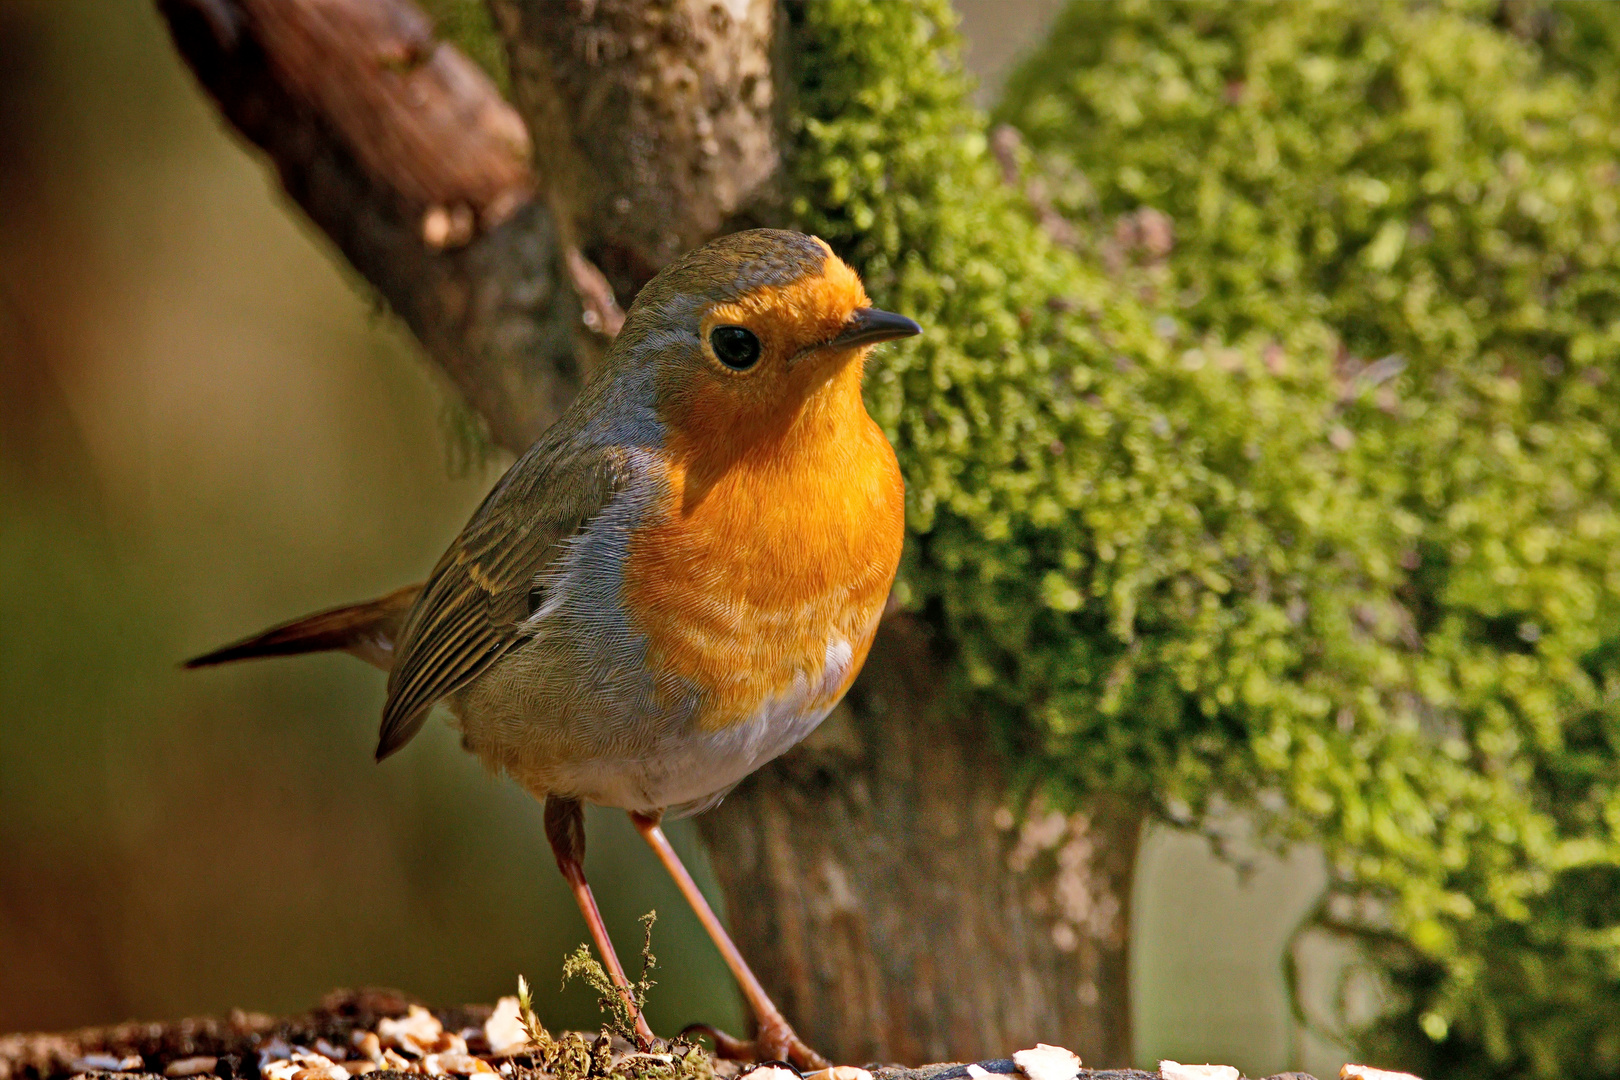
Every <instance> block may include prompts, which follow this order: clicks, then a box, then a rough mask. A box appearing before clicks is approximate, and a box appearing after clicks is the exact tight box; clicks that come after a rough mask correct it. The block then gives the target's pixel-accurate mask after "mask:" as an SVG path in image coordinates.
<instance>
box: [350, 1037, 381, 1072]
mask: <svg viewBox="0 0 1620 1080" xmlns="http://www.w3.org/2000/svg"><path fill="white" fill-rule="evenodd" d="M350 1041H351V1042H353V1043H354V1048H355V1050H356V1051H358V1052H359V1054H360V1056H361V1057H363V1058H365V1059H366V1060H367V1061H369V1062H371V1063H372V1064H373V1065H381V1064H382V1060H383V1052H382V1041H381V1040H380V1039H378V1038H377V1033H376V1032H375V1031H356V1032H355V1033H354V1034H353V1035H352V1036H350Z"/></svg>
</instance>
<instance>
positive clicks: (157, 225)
mask: <svg viewBox="0 0 1620 1080" xmlns="http://www.w3.org/2000/svg"><path fill="white" fill-rule="evenodd" d="M959 7H960V9H961V10H962V14H963V16H964V26H963V29H964V31H965V33H966V35H967V37H968V39H969V42H970V44H971V48H970V52H969V61H970V64H972V65H973V66H974V68H975V70H976V73H977V74H978V75H979V76H980V78H981V80H982V81H983V82H984V84H985V85H986V86H987V87H988V86H994V85H995V84H996V82H997V81H998V80H999V78H1000V77H1001V76H1002V74H1003V73H1004V72H1005V71H1006V69H1007V67H1008V64H1009V63H1010V61H1011V59H1012V58H1013V57H1014V56H1015V55H1016V54H1017V53H1018V52H1019V51H1020V50H1021V49H1022V48H1025V47H1027V45H1029V44H1031V43H1033V41H1034V40H1035V39H1036V38H1037V37H1038V36H1039V34H1040V32H1041V30H1042V28H1043V27H1044V25H1045V21H1046V20H1047V19H1048V18H1049V17H1050V15H1051V13H1052V12H1053V10H1054V9H1055V7H1056V5H1055V4H1054V3H1051V2H1050V0H1032V2H1022V0H980V2H977V3H974V2H963V3H960V4H959ZM449 401H450V398H449V394H448V391H447V390H446V388H445V387H444V385H443V384H442V382H441V381H440V380H439V378H438V377H437V376H436V374H435V373H434V372H433V371H432V370H430V369H429V368H428V366H427V365H426V364H425V363H424V362H423V360H422V359H421V357H420V356H419V354H418V353H417V352H416V350H415V348H414V346H413V345H412V343H411V342H410V341H409V340H408V338H407V337H406V336H405V335H404V333H403V332H402V331H401V329H400V328H399V327H398V325H397V324H396V323H395V322H394V321H393V320H392V319H391V318H389V317H388V316H386V315H385V314H383V313H381V312H380V310H379V309H378V307H377V306H376V304H375V303H374V302H373V300H372V299H371V298H370V296H369V295H368V293H367V290H366V289H365V287H364V286H363V285H361V284H360V283H359V282H358V281H357V279H356V278H355V277H354V276H353V275H352V274H349V273H348V272H347V271H346V270H345V268H344V267H343V266H342V265H341V262H340V261H339V260H338V259H337V258H336V256H335V255H334V253H333V252H332V251H331V249H330V248H329V247H328V245H327V244H326V242H325V241H324V240H323V239H322V238H321V237H319V236H318V235H316V234H315V232H314V231H313V230H312V229H310V228H309V227H308V226H307V225H305V223H304V222H303V221H302V220H301V219H300V218H299V217H298V216H297V213H296V211H294V210H292V209H291V207H290V205H289V204H288V203H287V201H286V200H285V199H283V198H282V197H281V196H280V194H279V193H278V191H277V189H276V186H275V183H274V181H273V178H272V177H271V176H270V175H269V174H268V173H267V172H266V170H265V169H264V167H263V165H262V164H261V163H260V162H259V161H258V160H257V159H256V158H255V157H254V156H253V155H252V154H251V153H249V152H246V151H245V150H244V149H243V147H242V146H241V145H239V144H238V143H237V142H235V141H234V140H233V139H232V138H231V137H230V136H229V135H227V134H226V133H225V132H224V131H223V130H222V128H221V127H220V125H219V123H218V122H217V121H216V119H215V117H214V114H213V112H212V109H211V106H210V105H209V104H208V103H207V101H206V100H205V99H204V98H203V96H202V95H201V94H200V93H199V92H198V90H197V89H196V88H195V86H194V85H193V84H192V82H191V80H190V77H189V75H188V74H187V73H186V72H185V71H184V70H183V68H182V67H181V65H180V64H179V62H178V61H177V59H176V58H175V57H174V55H173V53H172V50H171V49H170V47H169V44H168V41H167V39H166V37H165V35H164V32H163V29H162V26H161V24H160V22H159V20H158V18H157V16H156V14H155V13H154V12H153V11H152V10H151V8H150V6H149V5H148V4H146V3H144V2H142V0H0V702H3V706H0V707H3V708H4V710H5V720H4V722H3V723H0V1031H13V1030H27V1029H48V1028H64V1027H70V1026H74V1025H80V1024H90V1023H100V1022H109V1021H115V1020H120V1019H125V1018H130V1017H142V1018H160V1017H171V1016H178V1015H182V1014H193V1013H206V1012H220V1011H223V1010H226V1009H229V1008H231V1007H233V1006H243V1007H247V1008H254V1009H261V1010H267V1011H281V1010H294V1009H300V1008H303V1007H306V1006H308V1005H309V1004H311V1003H312V1002H314V1001H315V1000H316V999H317V998H318V997H319V996H320V995H321V994H322V993H324V992H325V991H326V990H328V989H331V988H332V987H335V986H341V985H362V984H367V985H392V986H398V987H401V988H404V989H406V990H408V991H410V992H411V993H413V994H416V995H418V996H420V997H422V998H424V999H426V1000H430V1001H435V1002H458V1001H488V1000H492V999H493V998H494V997H496V996H498V995H500V994H503V993H509V992H511V991H512V990H513V988H514V986H515V981H516V975H517V974H518V973H519V972H523V973H526V974H527V975H528V976H529V979H530V981H531V983H533V984H534V985H535V987H536V990H537V992H538V995H539V998H540V1007H541V1012H542V1016H543V1018H544V1019H546V1020H547V1021H548V1022H550V1023H553V1024H564V1025H566V1024H579V1025H585V1024H590V1023H592V1018H593V1016H594V1010H595V1006H594V995H592V994H590V993H589V992H585V991H582V990H577V989H576V990H573V991H570V992H568V993H558V991H557V974H558V972H559V970H560V962H561V957H562V955H563V954H564V952H565V951H568V950H570V949H571V948H572V947H573V946H574V945H575V944H576V943H577V942H579V941H580V940H581V939H583V937H584V927H583V924H582V923H581V922H580V920H579V917H578V915H577V913H576V911H575V909H574V907H573V904H572V903H571V901H570V900H569V897H568V894H567V892H566V890H565V888H564V887H563V885H562V882H561V880H560V878H559V877H558V875H557V873H556V871H555V869H554V866H553V864H552V860H551V856H550V853H549V851H548V849H547V848H546V845H545V842H544V840H543V838H542V836H541V832H540V815H539V808H538V806H537V805H536V804H535V803H534V802H533V801H532V800H531V799H530V798H529V797H528V796H527V795H525V794H523V793H522V792H521V791H519V790H518V789H516V788H515V787H514V786H512V785H510V784H507V783H504V782H500V781H497V780H495V779H493V778H491V777H489V776H487V775H486V774H485V773H484V772H483V771H482V769H481V768H480V767H479V766H478V764H477V763H476V762H475V761H474V760H473V759H472V758H470V757H469V756H467V755H465V754H463V753H462V752H461V751H460V749H459V748H458V747H457V745H456V742H455V739H454V737H453V735H452V733H451V732H450V731H449V730H448V729H447V728H445V727H443V726H442V725H436V724H435V725H430V726H429V728H428V729H427V730H426V731H425V732H424V734H423V736H422V737H421V738H419V739H418V740H417V741H416V742H415V744H413V746H412V747H411V748H410V749H409V750H408V751H407V752H405V753H403V754H401V755H399V756H398V757H396V758H394V759H391V760H390V761H389V762H388V764H387V765H386V766H385V767H378V766H376V765H375V764H373V763H372V760H371V749H372V745H373V741H374V738H375V724H376V719H377V715H378V711H379V709H380V707H381V703H382V696H383V682H382V679H381V677H380V676H378V674H377V673H376V672H374V671H372V670H371V669H369V668H366V667H363V666H362V665H360V664H357V663H355V662H354V661H352V660H350V659H348V658H347V657H316V658H307V659H301V660H296V661H285V662H270V663H264V664H254V665H245V666H241V667H235V668H228V669H223V670H219V671H213V672H204V673H184V672H182V671H180V670H179V669H178V668H177V667H176V662H177V661H178V660H179V659H181V658H183V657H185V656H187V655H190V654H192V653H195V652H197V651H199V650H202V649H204V648H207V647H210V646H213V645H216V644H219V643H221V642H223V641H225V640H228V639H231V638H234V637H237V636H239V635H241V634H243V633H246V632H249V631H252V630H256V629H258V628H260V627H262V626H265V625H267V624H269V623H272V622H275V621H278V620H281V619H284V618H287V617H289V616H292V615H296V614H301V613H303V612H305V611H308V610H312V609H315V608H319V607H323V606H327V605H330V604H334V603H339V602H343V601H347V600H352V599H359V598H363V597H366V596H369V595H373V594H376V593H379V592H382V591H384V590H387V589H390V588H393V587H395V586H397V585H399V584H402V583H404V582H407V581H410V580H415V579H417V578H419V577H421V576H422V575H423V574H424V573H425V572H426V570H427V569H428V568H429V567H430V566H431V564H432V562H433V560H434V559H435V558H436V557H437V555H438V554H439V552H440V551H441V550H442V548H443V546H444V544H445V543H446V542H447V541H448V540H449V538H450V537H451V536H452V535H453V534H454V532H455V531H456V529H457V528H459V526H460V525H461V524H462V522H463V521H464V520H465V518H466V516H467V514H468V513H470V511H471V510H472V508H473V506H474V505H475V503H476V501H477V500H478V499H479V498H480V496H481V495H482V494H483V492H484V491H485V490H486V488H487V487H488V485H489V484H490V483H491V482H492V481H493V479H494V477H495V476H496V475H498V472H499V470H500V468H501V467H502V466H503V464H504V463H503V462H501V461H493V462H489V463H487V464H469V463H468V462H466V461H464V460H461V458H462V456H463V455H462V454H461V452H460V450H459V444H458V443H457V440H456V437H455V435H454V434H453V425H452V424H451V423H450V422H449V420H448V416H449V410H450V407H451V406H450V404H449ZM590 830H591V832H590V837H591V839H590V856H589V872H590V874H591V876H592V879H593V882H594V883H595V884H596V886H597V894H598V897H599V898H600V901H601V903H602V906H603V909H604V911H605V914H606V916H607V919H608V922H609V925H610V928H611V929H612V930H613V932H614V934H615V937H617V938H619V939H620V940H622V941H624V942H626V943H628V942H630V941H632V940H634V936H635V934H636V933H637V930H636V928H635V919H636V917H637V916H638V915H639V914H640V913H642V912H644V911H646V910H648V909H650V908H656V909H657V910H658V912H659V914H660V921H659V923H658V927H657V931H656V936H655V948H656V951H657V953H658V955H659V957H660V960H661V962H662V971H661V972H660V974H659V975H658V979H659V983H660V985H659V986H658V988H657V989H656V990H655V991H654V994H653V999H652V1004H651V1007H650V1009H649V1013H650V1019H651V1020H652V1022H653V1024H654V1026H655V1027H657V1028H660V1029H662V1030H673V1029H675V1028H678V1027H680V1026H682V1025H684V1024H685V1023H688V1022H690V1021H693V1020H697V1019H704V1020H709V1021H714V1022H718V1023H720V1024H722V1025H725V1026H730V1027H734V1028H735V1027H738V1026H740V1024H741V1013H740V1010H739V1008H738V1005H737V1002H736V999H735V995H734V993H733V991H732V989H731V985H730V982H729V978H728V976H727V975H726V972H725V970H724V968H723V966H722V965H721V963H720V961H719V959H718V958H717V957H716V956H715V955H714V953H713V952H712V950H711V949H710V947H709V946H708V943H707V942H706V941H705V940H703V939H702V937H701V934H700V932H699V931H698V929H697V926H696V923H695V921H694V920H693V919H692V917H691V916H690V915H689V913H688V912H687V911H686V910H685V909H684V907H683V906H682V905H681V904H680V902H679V900H678V898H677V897H676V895H675V894H674V892H673V889H672V888H671V887H670V886H669V885H668V884H667V882H666V880H665V878H664V876H663V874H662V872H661V871H660V870H659V868H658V867H657V866H656V864H655V863H654V862H653V861H652V859H651V857H650V856H649V855H647V854H645V852H644V851H643V849H642V848H641V845H640V843H639V842H638V841H637V840H636V839H635V838H634V835H633V833H631V831H630V830H629V828H628V826H627V825H626V824H625V823H624V822H623V820H622V818H621V816H620V815H617V814H611V813H597V814H593V816H592V819H591V822H590ZM671 832H672V835H673V836H674V839H675V842H676V844H677V845H678V846H680V847H681V848H682V849H683V852H685V853H686V854H688V855H689V856H692V857H694V858H695V860H696V861H697V863H698V864H700V865H699V870H700V877H702V878H703V879H704V880H705V881H707V879H708V875H707V873H706V870H704V868H702V867H701V862H702V859H701V855H700V854H699V853H698V852H697V850H696V847H695V844H694V841H693V837H694V834H693V832H692V831H691V829H690V826H689V823H682V824H680V825H678V826H676V827H675V828H673V829H672V830H671ZM1323 880H1324V879H1323V872H1322V869H1321V867H1320V860H1319V859H1318V858H1317V857H1316V856H1315V855H1314V854H1313V853H1311V852H1309V851H1301V852H1299V853H1297V854H1296V855H1295V856H1294V857H1293V858H1291V859H1290V860H1288V861H1286V862H1279V861H1277V860H1274V859H1271V858H1269V857H1265V856H1255V858H1254V859H1253V860H1252V862H1251V863H1250V864H1249V866H1248V868H1247V869H1246V871H1245V872H1244V873H1243V874H1242V876H1241V877H1240V875H1239V872H1238V870H1237V869H1235V868H1234V867H1232V866H1230V865H1227V864H1221V863H1216V862H1215V861H1214V860H1213V859H1212V858H1211V857H1210V856H1209V854H1208V850H1207V845H1206V844H1205V842H1204V841H1203V840H1201V839H1199V838H1196V837H1191V836H1185V835H1178V834H1170V833H1158V834H1155V835H1154V836H1153V837H1152V838H1150V840H1149V842H1148V843H1147V845H1146V847H1145V849H1144V852H1143V856H1142V864H1141V872H1140V874H1139V878H1138V887H1137V896H1136V899H1135V904H1134V908H1133V918H1134V920H1135V923H1136V934H1135V942H1136V953H1135V957H1134V964H1135V967H1136V980H1135V994H1136V1003H1135V1004H1136V1009H1137V1017H1136V1018H1137V1038H1136V1043H1137V1057H1138V1059H1139V1060H1140V1061H1141V1062H1143V1063H1148V1062H1152V1061H1154V1060H1156V1059H1157V1058H1159V1057H1161V1056H1168V1057H1175V1058H1178V1059H1182V1060H1198V1061H1205V1060H1214V1061H1225V1062H1230V1063H1232V1064H1235V1065H1238V1066H1240V1067H1242V1068H1244V1069H1245V1070H1246V1071H1247V1072H1248V1073H1249V1074H1250V1075H1265V1074H1266V1073H1268V1072H1274V1071H1278V1070H1280V1069H1283V1068H1285V1067H1291V1066H1297V1065H1304V1066H1306V1067H1308V1068H1312V1069H1313V1070H1315V1071H1317V1072H1318V1073H1319V1074H1323V1075H1326V1074H1331V1073H1333V1072H1335V1071H1336V1070H1337V1064H1338V1062H1339V1061H1342V1060H1343V1058H1342V1056H1340V1051H1338V1050H1337V1049H1335V1048H1333V1047H1330V1046H1326V1045H1323V1044H1321V1043H1319V1042H1316V1041H1314V1040H1312V1039H1310V1038H1308V1037H1306V1036H1305V1035H1304V1034H1303V1033H1302V1032H1301V1031H1300V1030H1299V1029H1298V1028H1297V1026H1296V1025H1295V1024H1294V1023H1293V1022H1292V1020H1291V1019H1290V1014H1289V1010H1288V1006H1287V999H1286V995H1285V991H1284V986H1283V982H1282V977H1281V956H1282V951H1283V947H1284V944H1285V942H1286V940H1287V938H1288V935H1289V934H1290V932H1291V931H1292V929H1293V927H1294V925H1295V923H1296V922H1297V920H1298V919H1299V918H1300V917H1301V916H1302V915H1303V914H1304V912H1305V911H1306V909H1307V908H1308V907H1309V906H1310V904H1311V903H1312V902H1313V900H1314V898H1315V897H1316V896H1317V894H1318V893H1319V891H1320V888H1321V885H1322V882H1323ZM1311 955H1312V956H1313V957H1314V960H1313V962H1312V963H1311V964H1310V965H1308V969H1307V975H1308V976H1310V979H1309V985H1308V986H1307V987H1306V990H1307V993H1308V995H1309V996H1313V997H1316V998H1321V997H1323V996H1324V995H1328V994H1331V992H1332V990H1333V987H1334V984H1335V979H1336V973H1337V964H1336V959H1335V956H1334V955H1333V954H1331V953H1328V952H1325V951H1324V952H1318V953H1313V954H1311ZM1007 1049H1008V1050H1011V1049H1015V1048H1012V1047H1009V1048H1007Z"/></svg>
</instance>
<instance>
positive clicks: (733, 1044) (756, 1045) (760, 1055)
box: [681, 1016, 832, 1071]
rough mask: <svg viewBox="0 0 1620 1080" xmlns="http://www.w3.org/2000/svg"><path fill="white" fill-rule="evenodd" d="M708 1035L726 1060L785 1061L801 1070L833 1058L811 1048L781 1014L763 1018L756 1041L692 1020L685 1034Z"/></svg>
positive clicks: (825, 1065)
mask: <svg viewBox="0 0 1620 1080" xmlns="http://www.w3.org/2000/svg"><path fill="white" fill-rule="evenodd" d="M694 1032H695V1033H697V1034H699V1035H706V1036H708V1039H709V1041H710V1042H712V1043H714V1053H715V1056H716V1057H718V1058H722V1059H723V1060H726V1061H785V1062H787V1063H789V1064H790V1065H792V1066H794V1067H795V1068H797V1069H800V1070H812V1071H813V1070H818V1069H825V1068H828V1067H829V1066H831V1065H832V1062H830V1061H828V1060H827V1059H826V1058H824V1057H822V1056H821V1055H820V1054H818V1053H816V1052H815V1051H814V1050H812V1049H811V1048H810V1046H809V1044H807V1043H806V1042H805V1041H804V1040H803V1039H801V1038H799V1036H798V1034H797V1033H796V1032H795V1031H794V1030H793V1028H792V1027H790V1026H789V1025H788V1022H787V1021H786V1020H784V1019H782V1018H781V1017H780V1016H776V1017H772V1018H771V1019H769V1020H765V1021H761V1023H760V1025H759V1031H758V1032H757V1033H756V1034H755V1035H754V1038H753V1041H752V1042H749V1041H746V1040H743V1039H739V1038H737V1037H736V1036H734V1035H727V1034H726V1033H725V1032H723V1031H721V1030H720V1029H719V1028H716V1027H714V1026H712V1025H710V1024H691V1025H689V1026H688V1027H687V1028H686V1030H685V1031H682V1032H681V1034H682V1035H686V1034H689V1033H694Z"/></svg>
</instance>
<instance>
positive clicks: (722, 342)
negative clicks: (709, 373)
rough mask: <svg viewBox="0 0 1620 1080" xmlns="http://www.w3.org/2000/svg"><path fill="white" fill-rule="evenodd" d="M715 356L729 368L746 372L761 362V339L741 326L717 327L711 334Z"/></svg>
mask: <svg viewBox="0 0 1620 1080" xmlns="http://www.w3.org/2000/svg"><path fill="white" fill-rule="evenodd" d="M709 345H710V346H711V347H713V349H714V355H716V356H718V357H719V358H720V362H721V363H722V364H724V365H726V367H728V368H733V369H735V370H737V371H746V370H748V369H749V368H751V367H753V366H754V364H755V363H757V362H758V361H759V338H757V337H755V336H754V332H753V331H752V330H745V329H743V328H742V327H740V326H717V327H715V328H714V329H713V330H712V331H710V332H709Z"/></svg>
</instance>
